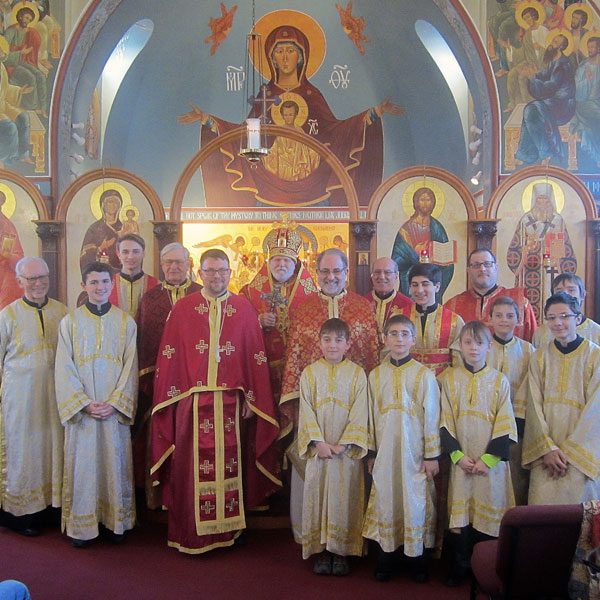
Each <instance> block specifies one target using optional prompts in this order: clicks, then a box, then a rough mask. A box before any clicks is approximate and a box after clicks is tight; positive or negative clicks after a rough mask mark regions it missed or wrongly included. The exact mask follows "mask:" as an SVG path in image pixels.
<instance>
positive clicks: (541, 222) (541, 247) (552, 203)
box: [506, 182, 577, 321]
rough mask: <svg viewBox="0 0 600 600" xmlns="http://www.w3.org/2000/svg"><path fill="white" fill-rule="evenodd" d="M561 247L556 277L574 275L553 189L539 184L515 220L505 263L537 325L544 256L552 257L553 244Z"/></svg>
mask: <svg viewBox="0 0 600 600" xmlns="http://www.w3.org/2000/svg"><path fill="white" fill-rule="evenodd" d="M556 243H558V244H561V245H562V246H564V250H563V251H561V252H560V253H559V256H560V259H559V260H557V261H555V263H554V265H553V266H554V267H555V268H558V270H559V272H560V273H575V272H576V271H577V258H576V256H575V251H574V249H573V245H572V244H571V240H570V238H569V232H568V231H567V226H566V224H565V222H564V220H563V218H562V217H561V215H560V214H559V213H558V211H557V210H556V200H555V197H554V187H553V186H552V184H551V183H549V182H539V183H536V184H535V185H534V186H533V189H532V191H531V208H530V210H528V211H527V212H526V213H525V214H524V215H523V216H522V217H521V219H520V220H519V223H518V225H517V227H516V229H515V233H514V235H513V238H512V241H511V243H510V246H509V247H508V252H507V254H506V262H507V264H508V267H509V268H510V270H511V271H512V272H513V273H514V274H515V286H517V287H521V286H522V287H524V288H525V290H526V293H527V297H528V298H529V301H530V302H531V304H532V305H533V310H534V312H535V316H536V318H537V320H538V321H541V318H540V317H541V305H540V300H539V298H540V297H541V296H542V294H541V290H542V289H543V287H544V280H545V278H546V272H545V267H544V254H550V255H551V258H553V257H552V254H554V253H553V252H552V251H551V249H552V246H553V245H554V244H556Z"/></svg>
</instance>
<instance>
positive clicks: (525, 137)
mask: <svg viewBox="0 0 600 600" xmlns="http://www.w3.org/2000/svg"><path fill="white" fill-rule="evenodd" d="M567 36H569V37H571V34H570V33H569V32H568V31H562V30H561V32H560V33H558V34H557V35H555V36H554V38H553V39H552V41H551V42H550V44H549V45H548V47H547V48H546V51H545V52H544V65H545V66H546V68H545V69H542V70H540V71H538V72H537V73H533V72H531V73H530V75H531V76H530V78H529V93H530V94H531V95H532V96H533V97H534V98H535V100H534V101H533V102H530V103H529V104H527V106H525V110H524V111H523V123H522V125H521V139H520V140H519V148H518V150H517V152H516V154H515V157H516V159H517V164H523V163H528V164H534V163H537V162H540V161H541V164H542V165H544V166H547V165H548V164H549V163H550V160H551V159H552V158H558V159H563V158H564V150H563V147H562V142H561V139H560V132H559V131H558V127H559V125H564V124H565V123H568V122H569V121H570V120H571V118H572V117H573V115H574V114H575V78H574V76H573V71H572V69H571V65H570V64H569V59H568V58H567V57H566V56H565V54H564V51H565V50H566V49H567V47H568V46H569V39H568V38H567Z"/></svg>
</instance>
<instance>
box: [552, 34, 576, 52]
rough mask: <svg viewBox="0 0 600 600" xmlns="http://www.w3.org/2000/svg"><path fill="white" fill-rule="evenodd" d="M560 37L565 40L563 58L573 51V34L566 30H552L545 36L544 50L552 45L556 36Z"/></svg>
mask: <svg viewBox="0 0 600 600" xmlns="http://www.w3.org/2000/svg"><path fill="white" fill-rule="evenodd" d="M557 35H562V36H564V37H566V38H567V47H566V48H565V49H564V50H563V54H564V55H565V56H569V54H571V52H573V50H574V49H575V40H574V39H573V34H572V33H571V32H570V31H569V30H568V29H553V30H552V31H551V32H550V33H549V34H548V35H547V36H546V48H547V47H548V46H549V45H550V44H551V43H552V40H553V39H554V38H555V37H556V36H557Z"/></svg>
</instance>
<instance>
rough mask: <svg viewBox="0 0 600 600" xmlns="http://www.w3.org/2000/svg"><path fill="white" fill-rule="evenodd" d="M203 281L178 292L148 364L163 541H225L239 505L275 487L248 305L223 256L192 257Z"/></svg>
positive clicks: (268, 409) (259, 352)
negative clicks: (165, 520)
mask: <svg viewBox="0 0 600 600" xmlns="http://www.w3.org/2000/svg"><path fill="white" fill-rule="evenodd" d="M200 276H201V278H202V283H203V285H204V287H203V288H202V290H201V291H199V292H196V293H195V294H190V295H188V296H186V297H185V298H182V299H181V300H179V301H178V302H177V304H176V305H175V306H174V307H173V310H172V311H171V314H170V316H169V319H168V321H167V323H166V325H165V329H164V332H163V336H162V339H161V344H160V351H159V354H158V358H157V363H156V379H155V387H154V405H153V409H152V464H153V467H152V469H151V474H152V476H153V478H154V479H155V481H160V482H161V484H162V485H163V486H164V488H163V503H164V505H165V506H166V507H167V509H168V511H169V531H168V539H169V542H168V543H169V546H171V547H174V548H177V549H178V550H179V551H180V552H185V553H189V554H201V553H203V552H207V551H209V550H212V549H213V548H220V547H225V546H232V545H233V544H234V542H235V540H236V538H238V537H239V535H240V532H241V530H243V529H244V528H245V527H246V518H245V510H247V509H249V508H256V507H258V506H261V505H262V504H263V503H264V501H265V500H266V499H267V498H268V496H269V495H270V494H271V493H273V492H274V491H276V490H277V489H278V488H279V487H280V486H281V482H280V481H279V477H278V475H279V463H278V452H277V444H276V441H277V434H278V432H279V427H278V425H277V420H276V416H275V415H276V406H275V403H274V402H273V396H272V394H271V386H270V383H269V370H268V367H267V365H266V364H265V363H266V356H265V346H264V342H263V339H262V335H261V332H260V328H259V324H258V322H257V320H256V313H255V311H254V309H253V308H252V306H251V304H250V303H249V302H248V300H246V298H243V297H242V296H238V295H236V294H232V293H231V292H229V291H228V290H227V285H228V283H229V279H230V276H231V268H230V266H229V258H228V256H227V255H226V254H225V253H224V252H223V251H221V250H216V249H211V250H207V251H206V252H204V253H203V254H202V256H201V257H200Z"/></svg>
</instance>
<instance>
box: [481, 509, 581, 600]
mask: <svg viewBox="0 0 600 600" xmlns="http://www.w3.org/2000/svg"><path fill="white" fill-rule="evenodd" d="M582 517H583V509H582V505H581V504H566V505H544V506H517V507H515V508H511V509H510V510H509V511H507V512H506V514H505V515H504V517H503V519H502V523H501V524H500V535H499V537H498V539H497V540H492V541H489V542H480V543H479V544H476V545H475V548H474V549H473V557H472V559H471V567H472V570H473V580H472V582H471V600H475V599H476V598H477V594H478V593H479V592H482V593H485V594H487V595H488V596H494V597H499V598H507V599H508V598H521V597H522V598H532V597H536V596H553V597H555V596H561V597H565V598H566V597H568V596H567V584H568V582H569V575H570V570H571V563H572V562H573V555H574V554H575V547H576V545H577V540H578V538H579V530H580V528H581V519H582Z"/></svg>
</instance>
